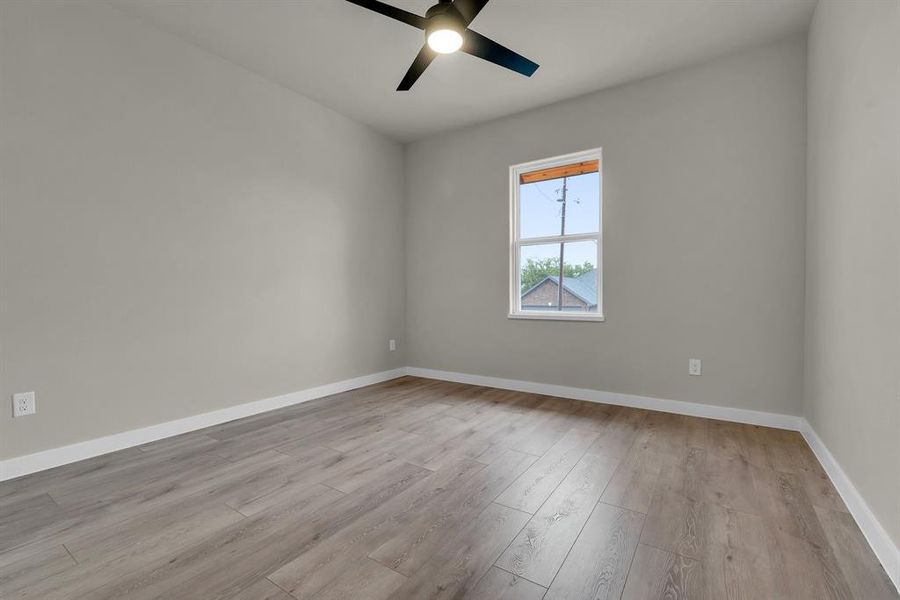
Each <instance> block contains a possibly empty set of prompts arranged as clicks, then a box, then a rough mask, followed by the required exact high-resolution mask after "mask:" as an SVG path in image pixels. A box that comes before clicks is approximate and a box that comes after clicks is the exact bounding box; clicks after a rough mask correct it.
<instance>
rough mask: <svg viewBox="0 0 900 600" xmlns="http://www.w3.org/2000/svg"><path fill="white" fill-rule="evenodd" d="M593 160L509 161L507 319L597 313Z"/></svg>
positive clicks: (598, 238)
mask: <svg viewBox="0 0 900 600" xmlns="http://www.w3.org/2000/svg"><path fill="white" fill-rule="evenodd" d="M600 159H601V154H600V149H599V148H598V149H596V150H588V151H586V152H578V153H576V154H568V155H566V156H559V157H556V158H549V159H547V160H540V161H536V162H531V163H526V164H522V165H515V166H512V167H510V169H509V171H510V298H509V316H510V318H517V319H560V320H572V321H575V320H578V321H602V320H603V285H602V281H603V278H602V268H601V266H602V256H603V255H602V241H603V238H602V226H601V223H602V210H601V206H602V202H601V196H602V192H601V188H602V186H601V160H600Z"/></svg>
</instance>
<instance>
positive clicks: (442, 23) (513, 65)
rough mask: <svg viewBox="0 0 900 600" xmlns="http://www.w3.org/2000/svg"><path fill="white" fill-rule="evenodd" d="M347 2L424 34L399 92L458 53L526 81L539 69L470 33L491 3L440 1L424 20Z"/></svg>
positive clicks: (358, 0) (368, 0) (374, 3)
mask: <svg viewBox="0 0 900 600" xmlns="http://www.w3.org/2000/svg"><path fill="white" fill-rule="evenodd" d="M347 1H348V2H351V3H353V4H356V5H358V6H362V7H363V8H368V9H369V10H373V11H375V12H377V13H380V14H382V15H384V16H386V17H390V18H392V19H396V20H398V21H402V22H404V23H406V24H407V25H412V26H413V27H416V28H418V29H422V30H424V31H425V45H424V46H422V49H421V50H419V54H418V55H417V56H416V58H415V60H414V61H413V63H412V65H411V66H410V67H409V70H408V71H407V72H406V75H405V76H404V77H403V81H401V82H400V85H399V86H397V91H398V92H405V91H407V90H409V89H410V88H411V87H412V86H413V84H414V83H415V82H416V80H417V79H418V78H419V76H420V75H421V74H422V73H423V72H424V71H425V69H426V68H427V67H428V65H430V64H431V61H433V60H434V59H435V57H436V56H437V55H438V54H451V53H453V52H456V51H457V50H462V51H463V52H465V53H466V54H471V55H472V56H477V57H478V58H482V59H484V60H486V61H489V62H492V63H494V64H495V65H500V66H501V67H506V68H507V69H510V70H512V71H515V72H516V73H521V74H522V75H525V76H526V77H531V75H532V74H533V73H534V72H535V71H537V68H538V66H539V65H538V64H537V63H535V62H532V61H530V60H528V59H527V58H525V57H524V56H522V55H521V54H516V53H515V52H513V51H512V50H510V49H509V48H506V47H505V46H501V45H500V44H498V43H497V42H495V41H493V40H490V39H488V38H486V37H484V36H483V35H481V34H480V33H477V32H475V31H473V30H471V29H469V23H471V22H472V19H474V18H475V16H476V15H477V14H478V13H479V12H480V11H481V9H482V8H484V5H485V4H487V3H488V0H440V1H439V2H438V3H437V4H435V5H434V6H432V7H431V8H429V9H428V11H426V13H425V16H424V17H420V16H419V15H416V14H413V13H411V12H408V11H405V10H403V9H401V8H396V7H394V6H391V5H390V4H385V3H384V2H379V1H378V0H347Z"/></svg>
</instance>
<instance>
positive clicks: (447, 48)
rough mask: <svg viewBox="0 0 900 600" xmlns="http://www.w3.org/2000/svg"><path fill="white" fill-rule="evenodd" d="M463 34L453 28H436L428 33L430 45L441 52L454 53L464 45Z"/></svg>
mask: <svg viewBox="0 0 900 600" xmlns="http://www.w3.org/2000/svg"><path fill="white" fill-rule="evenodd" d="M462 43H463V39H462V35H460V33H459V32H458V31H455V30H453V29H435V30H434V31H431V32H429V33H428V47H429V48H431V49H432V50H434V51H435V52H438V53H440V54H452V53H454V52H456V51H457V50H459V49H460V48H461V47H462Z"/></svg>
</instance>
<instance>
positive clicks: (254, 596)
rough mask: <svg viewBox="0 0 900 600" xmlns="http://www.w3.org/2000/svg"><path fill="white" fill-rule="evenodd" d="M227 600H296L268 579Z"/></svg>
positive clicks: (251, 585) (257, 582)
mask: <svg viewBox="0 0 900 600" xmlns="http://www.w3.org/2000/svg"><path fill="white" fill-rule="evenodd" d="M225 600H294V598H291V597H290V596H289V595H288V594H287V592H285V591H284V590H282V589H281V588H279V587H278V586H277V585H275V584H274V583H272V582H271V581H269V580H268V579H260V580H258V581H256V582H254V583H252V584H250V585H249V586H247V587H245V588H244V589H242V590H239V591H237V592H235V593H234V594H233V595H231V596H228V598H227V599H225Z"/></svg>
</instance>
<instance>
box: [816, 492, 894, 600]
mask: <svg viewBox="0 0 900 600" xmlns="http://www.w3.org/2000/svg"><path fill="white" fill-rule="evenodd" d="M816 514H817V515H818V517H819V522H820V523H822V526H823V528H824V529H825V535H826V536H827V538H828V542H829V545H830V547H831V549H832V551H833V552H834V555H835V557H836V559H837V563H838V566H839V567H840V569H841V573H842V574H843V575H844V577H845V578H846V581H847V584H848V586H849V588H850V589H851V590H852V591H853V597H854V598H857V599H858V600H886V599H888V598H896V590H894V587H893V584H892V583H891V580H890V579H889V578H888V576H887V573H885V571H884V568H882V567H881V565H880V564H878V560H877V558H876V557H875V554H874V552H872V549H871V548H870V547H869V545H868V543H867V542H866V539H865V536H863V534H862V532H861V531H860V530H859V527H857V526H856V523H855V522H854V521H853V517H851V516H850V515H849V514H848V513H846V512H844V511H837V510H828V509H827V508H816Z"/></svg>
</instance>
